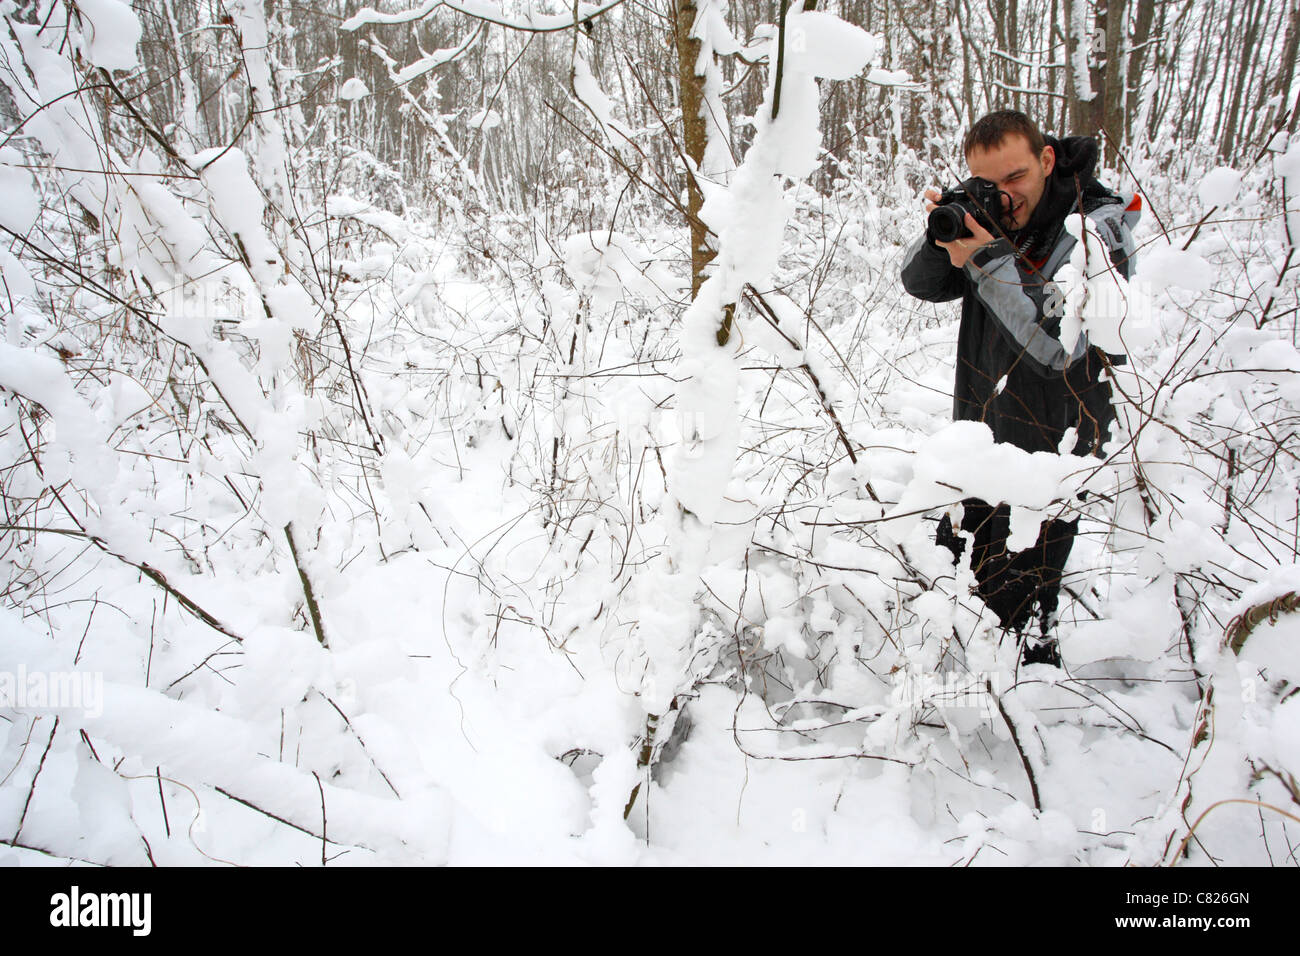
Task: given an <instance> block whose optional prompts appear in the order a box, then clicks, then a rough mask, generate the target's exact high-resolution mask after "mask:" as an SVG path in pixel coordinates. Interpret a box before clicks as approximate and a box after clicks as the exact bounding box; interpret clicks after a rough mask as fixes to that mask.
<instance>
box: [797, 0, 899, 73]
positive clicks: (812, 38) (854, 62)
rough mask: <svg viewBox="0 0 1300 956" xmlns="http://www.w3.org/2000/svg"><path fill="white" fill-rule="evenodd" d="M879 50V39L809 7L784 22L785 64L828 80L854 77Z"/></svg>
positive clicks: (798, 70) (850, 24) (831, 15)
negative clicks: (807, 9)
mask: <svg viewBox="0 0 1300 956" xmlns="http://www.w3.org/2000/svg"><path fill="white" fill-rule="evenodd" d="M878 50H879V41H878V40H877V38H876V37H874V36H872V35H871V34H870V33H868V32H867V31H866V30H863V29H862V28H861V27H858V26H854V25H853V24H852V23H848V22H846V21H844V20H841V19H840V18H839V17H837V16H835V15H834V14H831V13H823V12H822V11H820V10H810V11H805V12H801V13H795V14H791V15H790V16H788V17H786V21H785V67H786V69H788V70H794V71H796V72H799V73H806V74H808V75H809V76H820V77H823V78H825V79H828V80H849V79H852V78H853V77H855V76H857V75H858V74H859V73H861V72H862V71H863V70H864V69H866V68H867V65H868V64H869V63H871V61H872V60H874V59H875V58H876V54H877V52H878Z"/></svg>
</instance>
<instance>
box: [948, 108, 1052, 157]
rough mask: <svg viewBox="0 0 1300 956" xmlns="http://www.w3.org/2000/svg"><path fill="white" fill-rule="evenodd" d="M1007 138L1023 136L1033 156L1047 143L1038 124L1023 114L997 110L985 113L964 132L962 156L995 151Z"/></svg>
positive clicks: (1039, 152) (1014, 111) (1015, 111)
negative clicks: (983, 151)
mask: <svg viewBox="0 0 1300 956" xmlns="http://www.w3.org/2000/svg"><path fill="white" fill-rule="evenodd" d="M1008 136H1023V137H1024V138H1025V139H1026V140H1028V141H1029V148H1030V149H1031V150H1032V151H1033V153H1034V155H1035V156H1038V155H1039V154H1041V153H1042V151H1043V147H1044V146H1046V145H1047V141H1046V140H1045V139H1043V134H1042V131H1041V130H1039V128H1038V124H1036V123H1035V122H1034V121H1033V120H1031V119H1030V118H1029V117H1028V116H1026V115H1025V114H1024V113H1021V112H1018V111H1017V110H997V111H996V112H993V113H985V114H984V115H983V116H981V117H980V118H979V119H978V120H976V121H975V125H974V126H972V127H971V128H970V129H969V130H967V132H966V138H965V139H964V140H962V144H961V151H962V155H963V156H969V155H970V154H971V151H972V150H976V149H996V148H997V147H998V146H1000V145H1001V144H1002V141H1003V140H1004V139H1006V138H1007V137H1008Z"/></svg>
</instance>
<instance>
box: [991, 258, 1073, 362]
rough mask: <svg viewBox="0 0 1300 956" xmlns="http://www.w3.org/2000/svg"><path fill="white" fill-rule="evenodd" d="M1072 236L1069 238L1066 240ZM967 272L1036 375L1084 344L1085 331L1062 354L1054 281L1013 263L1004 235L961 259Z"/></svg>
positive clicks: (1000, 327)
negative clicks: (1025, 272)
mask: <svg viewBox="0 0 1300 956" xmlns="http://www.w3.org/2000/svg"><path fill="white" fill-rule="evenodd" d="M1070 241H1073V240H1070ZM965 268H966V275H967V276H968V277H969V279H970V281H971V284H972V285H973V286H974V287H975V295H976V296H977V297H978V298H979V300H980V302H981V303H983V305H984V307H985V309H987V310H988V313H989V314H990V315H991V316H992V317H993V318H994V319H995V320H996V321H995V324H996V325H997V327H998V329H999V330H1000V331H1001V332H1002V334H1003V335H1004V336H1005V337H1006V338H1007V340H1008V342H1009V344H1010V345H1011V347H1012V348H1013V349H1015V350H1016V351H1017V352H1018V353H1020V356H1021V360H1022V361H1024V362H1026V363H1027V364H1028V365H1029V367H1030V368H1032V369H1033V370H1034V371H1035V372H1038V373H1039V374H1040V375H1049V374H1051V373H1053V372H1060V371H1062V370H1063V369H1065V368H1066V366H1068V365H1069V364H1070V363H1071V362H1074V361H1077V360H1078V359H1080V358H1082V357H1083V354H1084V352H1085V351H1086V350H1087V341H1086V338H1085V337H1084V336H1080V337H1079V341H1078V342H1077V343H1075V348H1074V352H1073V353H1071V354H1069V355H1067V354H1066V351H1065V348H1064V347H1063V346H1062V345H1061V341H1060V339H1059V338H1057V336H1058V334H1059V333H1060V326H1061V309H1060V306H1061V304H1062V303H1061V301H1060V300H1059V299H1058V298H1056V297H1055V296H1058V295H1059V293H1055V294H1054V289H1053V287H1049V284H1048V283H1046V282H1044V281H1043V280H1042V279H1039V278H1037V277H1033V278H1029V277H1026V276H1025V275H1023V274H1022V273H1021V272H1020V270H1019V269H1017V268H1016V256H1015V250H1014V249H1013V248H1012V246H1011V243H1009V242H1008V241H1007V240H1006V239H998V240H995V241H994V242H991V243H989V244H988V245H987V246H984V247H983V248H981V249H977V250H976V251H975V253H974V254H973V255H972V256H971V257H970V258H969V259H968V260H966V267H965Z"/></svg>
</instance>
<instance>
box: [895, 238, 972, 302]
mask: <svg viewBox="0 0 1300 956" xmlns="http://www.w3.org/2000/svg"><path fill="white" fill-rule="evenodd" d="M902 278H903V288H904V289H906V290H907V292H908V294H909V295H912V296H915V297H916V298H918V299H924V300H925V301H926V302H951V301H952V300H953V299H959V298H961V296H962V294H963V293H964V292H965V291H966V281H965V279H963V278H962V274H961V270H959V269H954V268H953V266H952V262H951V260H949V258H948V253H946V252H944V251H943V250H942V249H940V248H939V247H938V246H935V245H931V243H930V241H929V240H928V239H927V238H926V237H925V234H924V233H922V234H921V237H920V238H919V239H917V240H916V242H914V243H912V245H911V247H910V248H909V249H908V250H907V253H906V254H905V255H904V256H903V269H902Z"/></svg>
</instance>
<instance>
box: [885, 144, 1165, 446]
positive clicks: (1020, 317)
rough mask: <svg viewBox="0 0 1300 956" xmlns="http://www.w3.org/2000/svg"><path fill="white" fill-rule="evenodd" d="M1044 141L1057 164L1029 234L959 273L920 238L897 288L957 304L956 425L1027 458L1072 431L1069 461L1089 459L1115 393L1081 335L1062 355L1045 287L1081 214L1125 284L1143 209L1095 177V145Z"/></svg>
mask: <svg viewBox="0 0 1300 956" xmlns="http://www.w3.org/2000/svg"><path fill="white" fill-rule="evenodd" d="M1047 142H1048V144H1049V145H1050V146H1052V147H1053V148H1054V149H1055V151H1056V165H1055V167H1054V168H1053V170H1052V175H1051V176H1049V177H1048V179H1047V185H1046V188H1045V189H1044V192H1043V198H1042V199H1041V200H1040V201H1039V204H1038V206H1037V207H1036V208H1035V209H1034V213H1033V215H1032V217H1031V219H1030V221H1029V223H1027V224H1026V226H1025V228H1024V229H1022V230H1020V231H1019V232H1017V233H1011V234H1010V235H1007V236H1002V237H1000V238H998V239H996V240H995V241H994V242H992V243H990V244H988V245H986V246H984V247H983V248H981V249H979V250H977V251H976V252H975V253H974V254H973V255H972V256H971V257H970V259H969V260H968V261H967V263H966V265H965V266H964V267H963V268H961V269H955V268H953V266H952V263H951V262H950V261H949V259H948V253H947V252H945V251H944V250H943V249H941V248H939V247H938V246H936V245H934V244H933V243H931V242H930V241H929V240H928V239H927V238H926V236H924V235H922V236H921V237H920V239H918V240H917V241H916V242H915V243H914V244H913V245H912V247H911V248H910V249H909V250H908V251H907V255H906V257H905V259H904V262H903V269H902V279H903V287H904V288H905V289H907V291H908V292H909V293H910V294H911V295H913V296H915V297H916V298H918V299H924V300H926V301H928V302H948V301H950V300H952V299H957V298H961V299H962V313H961V327H960V330H959V331H958V334H957V376H956V384H955V388H954V390H953V418H954V419H958V420H973V421H982V422H985V423H986V424H987V425H988V426H989V428H990V429H991V430H992V432H993V439H994V440H995V441H1000V442H1009V443H1010V444H1013V445H1016V446H1017V447H1019V448H1023V449H1025V450H1026V451H1051V452H1055V451H1058V450H1059V448H1058V446H1059V444H1060V442H1061V439H1062V436H1063V435H1064V434H1065V431H1066V429H1067V428H1070V427H1074V428H1077V429H1078V433H1077V439H1076V441H1075V444H1074V447H1073V449H1072V450H1073V451H1074V453H1075V454H1095V453H1097V451H1098V450H1099V447H1100V445H1101V443H1102V442H1103V441H1105V440H1106V436H1107V431H1108V430H1109V427H1110V424H1111V422H1112V421H1113V420H1114V411H1113V409H1112V408H1111V404H1110V396H1111V392H1110V387H1109V385H1107V384H1106V383H1105V382H1103V381H1101V379H1100V372H1101V370H1102V368H1103V367H1104V360H1105V356H1104V355H1103V353H1102V352H1101V351H1100V350H1098V349H1097V348H1095V347H1092V346H1090V345H1088V343H1087V337H1086V335H1082V336H1080V337H1079V341H1078V343H1076V345H1075V348H1074V350H1073V353H1072V354H1066V351H1065V348H1064V347H1063V346H1062V345H1061V342H1060V340H1059V339H1058V338H1057V336H1058V333H1059V331H1060V317H1061V313H1062V312H1063V309H1061V308H1059V302H1060V299H1059V298H1056V296H1057V295H1059V293H1054V291H1053V288H1052V287H1051V286H1049V285H1048V280H1050V279H1051V278H1052V276H1053V275H1054V274H1055V273H1056V271H1057V269H1059V268H1060V267H1061V265H1062V264H1063V263H1064V262H1066V260H1067V259H1068V258H1069V256H1070V252H1071V250H1072V249H1073V248H1074V245H1075V242H1076V240H1075V239H1074V237H1073V236H1071V235H1070V234H1069V233H1068V232H1067V231H1066V229H1065V219H1066V216H1067V215H1068V214H1069V213H1070V212H1075V213H1077V212H1079V211H1080V210H1082V212H1083V213H1084V215H1086V216H1087V217H1088V218H1089V219H1091V220H1092V222H1093V223H1094V224H1095V225H1096V226H1097V231H1098V232H1099V233H1100V235H1101V236H1102V238H1103V239H1104V240H1105V242H1106V245H1107V247H1108V248H1109V251H1110V258H1111V262H1112V263H1113V264H1114V265H1115V267H1116V268H1117V269H1118V270H1119V272H1120V274H1122V275H1123V276H1124V277H1125V278H1126V279H1127V278H1128V277H1129V276H1130V274H1131V271H1132V267H1133V264H1134V258H1133V257H1134V252H1135V247H1134V244H1133V238H1132V235H1131V232H1130V229H1131V228H1132V226H1133V224H1134V223H1136V222H1137V219H1138V216H1139V213H1138V212H1137V210H1136V209H1134V210H1126V209H1125V208H1124V202H1123V200H1122V199H1121V198H1120V197H1119V196H1117V195H1116V194H1115V193H1112V192H1111V191H1109V190H1108V189H1106V188H1105V187H1104V186H1102V185H1100V184H1099V183H1098V182H1097V181H1096V179H1095V178H1094V177H1093V168H1094V166H1095V163H1096V158H1097V146H1096V142H1095V141H1094V140H1092V139H1090V138H1087V137H1070V138H1067V139H1065V140H1061V141H1057V140H1055V139H1052V138H1051V137H1048V138H1047ZM1013 243H1014V244H1013ZM1020 250H1023V251H1020ZM1039 257H1042V258H1039ZM1035 267H1036V268H1035ZM1049 303H1051V304H1056V305H1057V306H1058V307H1057V308H1052V307H1051V304H1049ZM1110 361H1111V362H1112V363H1113V364H1118V363H1120V362H1122V361H1123V357H1122V356H1111V357H1110Z"/></svg>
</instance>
